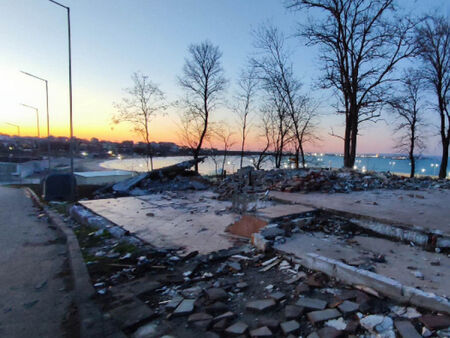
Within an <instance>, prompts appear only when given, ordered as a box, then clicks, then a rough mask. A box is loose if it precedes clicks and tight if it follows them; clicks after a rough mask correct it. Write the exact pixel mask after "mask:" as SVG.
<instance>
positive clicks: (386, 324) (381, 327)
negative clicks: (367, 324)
mask: <svg viewBox="0 0 450 338" xmlns="http://www.w3.org/2000/svg"><path fill="white" fill-rule="evenodd" d="M393 328H394V321H393V320H392V318H390V317H388V316H386V317H384V318H383V321H382V322H381V323H380V324H378V325H377V326H375V331H377V332H378V333H385V332H386V331H391V330H392V329H393Z"/></svg>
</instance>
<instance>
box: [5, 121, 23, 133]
mask: <svg viewBox="0 0 450 338" xmlns="http://www.w3.org/2000/svg"><path fill="white" fill-rule="evenodd" d="M6 124H8V125H10V126H12V127H16V128H17V136H20V126H19V125H17V124H14V123H9V122H6Z"/></svg>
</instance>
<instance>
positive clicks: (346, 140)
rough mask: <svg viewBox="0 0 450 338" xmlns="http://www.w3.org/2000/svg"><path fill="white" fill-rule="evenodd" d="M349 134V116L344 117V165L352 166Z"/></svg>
mask: <svg viewBox="0 0 450 338" xmlns="http://www.w3.org/2000/svg"><path fill="white" fill-rule="evenodd" d="M350 135H351V124H350V116H346V117H345V135H344V167H346V168H352V167H353V166H352V165H351V164H350V139H351V137H350Z"/></svg>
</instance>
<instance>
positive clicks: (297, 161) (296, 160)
mask: <svg viewBox="0 0 450 338" xmlns="http://www.w3.org/2000/svg"><path fill="white" fill-rule="evenodd" d="M299 159H300V151H299V148H298V147H295V169H298V167H299V165H298V164H299V162H300V161H299Z"/></svg>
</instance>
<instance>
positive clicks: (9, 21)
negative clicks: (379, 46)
mask: <svg viewBox="0 0 450 338" xmlns="http://www.w3.org/2000/svg"><path fill="white" fill-rule="evenodd" d="M60 2H61V3H63V4H64V5H67V6H69V7H70V8H71V23H72V26H71V29H72V72H73V112H74V135H75V136H76V137H80V138H88V139H89V138H91V137H97V138H100V139H107V140H114V141H120V140H130V139H132V140H135V141H139V137H138V136H137V135H134V134H133V133H132V132H130V129H131V128H130V126H129V125H125V124H123V125H119V126H113V125H112V123H111V117H112V115H113V114H114V112H115V110H114V106H113V103H114V102H119V101H120V99H121V98H122V97H123V95H124V93H123V89H124V88H127V87H129V86H131V78H130V77H131V74H132V73H133V72H135V71H141V72H143V73H145V74H148V75H149V77H150V78H151V79H152V81H153V82H155V83H157V84H158V85H159V86H160V88H161V89H162V90H163V91H164V92H165V94H166V96H167V100H168V102H173V101H175V100H177V99H179V98H180V97H181V96H182V92H181V90H180V88H179V87H178V86H177V76H178V75H180V74H181V70H182V67H183V63H184V58H185V57H186V56H187V48H188V46H189V44H191V43H198V42H201V41H203V40H205V39H209V40H210V41H212V42H213V43H214V44H217V45H218V46H219V47H220V49H221V50H222V52H223V68H224V70H225V76H226V77H227V78H228V79H229V80H230V84H229V86H228V89H227V92H226V94H225V99H226V100H227V101H229V102H231V101H232V97H233V94H234V93H235V89H236V88H235V82H236V79H237V77H238V74H239V72H240V69H241V68H242V67H243V66H245V64H246V60H247V58H248V56H249V55H250V54H251V53H252V52H253V51H254V49H253V46H252V35H251V31H252V29H254V28H256V27H257V26H258V25H259V24H261V23H263V22H265V21H267V20H270V21H271V22H272V23H274V24H275V25H277V26H278V27H280V28H281V29H282V30H283V31H284V32H285V33H286V35H289V36H291V35H293V33H294V32H295V29H296V26H297V23H298V22H301V21H302V20H303V21H304V20H305V18H306V16H303V15H300V14H299V13H291V12H289V11H287V10H286V9H285V8H284V7H283V5H282V4H283V2H282V1H277V0H114V1H107V0H60ZM399 4H400V5H401V6H403V7H404V8H405V9H406V10H407V11H410V12H413V13H414V14H417V15H420V14H423V13H425V12H431V11H432V10H439V11H440V12H441V13H446V14H447V16H448V14H449V8H450V6H449V2H448V1H446V0H421V1H414V0H402V1H399ZM66 20H67V19H66V12H65V10H64V9H62V8H61V7H59V6H56V5H54V4H52V3H50V2H49V1H46V0H0V41H1V43H0V133H6V134H16V129H15V128H14V127H12V126H10V125H8V124H7V123H13V124H18V125H20V128H21V134H22V135H32V136H34V135H36V119H35V113H34V111H32V110H31V109H28V108H26V107H23V106H22V105H21V103H25V104H28V105H31V106H36V107H38V109H39V111H40V125H41V128H40V132H41V136H43V135H44V136H45V135H47V129H46V117H45V87H44V84H43V83H42V82H41V81H38V80H35V79H33V78H30V77H27V76H26V75H24V74H22V73H20V71H21V70H23V71H27V72H30V73H33V74H35V75H37V76H40V77H43V78H46V79H47V80H48V81H49V93H50V94H49V97H50V128H51V134H52V135H55V136H60V135H64V136H67V135H68V132H69V119H68V117H69V105H68V102H69V99H68V61H67V21H66ZM289 43H290V47H291V48H292V49H295V52H294V53H293V61H294V69H295V72H296V74H297V75H298V76H299V77H300V78H301V79H302V81H303V83H304V90H305V92H311V93H312V95H313V97H314V98H315V99H316V100H318V101H319V102H320V112H321V113H322V115H321V119H320V130H319V134H320V137H321V141H320V142H318V143H317V144H315V145H312V146H308V150H314V151H322V152H341V151H342V148H343V146H342V141H340V140H338V139H336V138H333V137H331V136H329V135H328V133H329V131H330V128H331V127H332V128H333V129H334V131H335V132H340V131H342V128H343V118H342V117H339V116H336V115H335V114H333V108H332V107H331V104H332V103H333V102H334V101H335V98H334V97H333V96H332V94H331V93H330V92H326V91H323V90H319V89H317V88H315V87H314V86H315V85H316V84H317V77H318V75H319V74H320V68H319V62H318V53H317V49H315V48H311V47H306V46H304V41H301V40H300V39H298V38H292V39H291V40H290V42H289ZM178 113H179V111H177V109H175V108H170V109H169V110H168V111H167V114H165V115H164V116H160V117H158V118H156V119H155V120H154V121H153V124H152V127H151V132H152V139H153V140H155V141H173V142H178V137H177V121H178ZM428 119H429V122H430V123H434V124H435V125H437V124H438V118H437V114H436V113H435V112H429V113H428ZM213 120H214V121H227V122H228V123H230V124H233V123H235V119H234V118H233V117H232V113H230V110H229V109H227V108H226V107H225V106H221V107H219V109H218V110H217V111H216V112H214V116H213ZM389 120H390V119H389V118H388V119H387V122H378V123H377V124H368V125H365V126H364V127H363V128H362V130H361V134H362V136H361V137H360V138H359V145H358V152H360V153H369V152H370V153H374V152H392V150H393V147H392V146H393V142H392V128H391V126H390V123H389ZM429 134H436V130H435V129H433V128H430V130H429ZM427 145H428V148H427V150H426V153H428V154H439V153H440V149H441V148H440V145H439V139H438V138H437V137H436V136H430V138H428V140H427ZM251 148H252V149H255V150H256V149H258V144H257V140H256V137H255V133H254V134H253V135H252V136H251Z"/></svg>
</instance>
